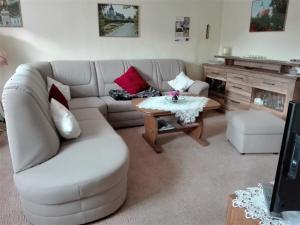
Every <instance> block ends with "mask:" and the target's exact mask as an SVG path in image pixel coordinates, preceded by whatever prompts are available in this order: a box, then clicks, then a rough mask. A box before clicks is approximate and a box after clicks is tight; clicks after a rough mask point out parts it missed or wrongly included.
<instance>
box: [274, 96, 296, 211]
mask: <svg viewBox="0 0 300 225" xmlns="http://www.w3.org/2000/svg"><path fill="white" fill-rule="evenodd" d="M299 163H300V101H291V102H290V103H289V109H288V114H287V119H286V124H285V129H284V134H283V139H282V145H281V151H280V157H279V162H278V167H277V172H276V179H275V184H274V188H273V194H272V199H271V205H270V211H271V212H275V213H281V212H283V211H300V166H299Z"/></svg>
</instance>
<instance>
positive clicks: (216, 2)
mask: <svg viewBox="0 0 300 225" xmlns="http://www.w3.org/2000/svg"><path fill="white" fill-rule="evenodd" d="M97 2H111V3H130V4H136V5H139V6H140V37H139V38H107V37H99V35H98V20H97ZM21 6H22V15H23V24H24V27H23V28H0V48H3V49H5V51H6V52H7V54H8V60H9V66H8V67H6V68H0V73H1V74H0V75H1V77H0V78H1V83H0V87H2V86H3V84H4V82H5V81H6V80H7V79H8V78H9V76H10V75H11V73H12V72H13V71H14V69H15V68H16V66H17V65H19V64H21V63H25V62H30V61H41V60H55V59H56V60H57V59H125V58H134V59H138V58H179V59H183V60H185V61H187V62H188V72H189V74H190V76H191V77H193V78H200V73H201V72H200V71H201V70H200V63H201V62H204V61H206V60H207V59H209V58H211V57H212V56H213V55H214V54H216V53H217V52H218V50H219V43H220V30H221V27H220V23H221V15H222V1H221V0H194V1H193V0H181V1H179V0H163V1H159V0H135V1H130V0H126V1H125V0H118V1H117V0H110V1H107V0H104V1H96V0H24V1H21ZM177 16H190V17H191V29H190V36H191V39H190V41H189V42H181V43H178V42H175V41H174V27H175V18H176V17H177ZM208 23H209V24H211V27H212V29H211V38H210V39H209V40H206V39H205V29H206V24H208Z"/></svg>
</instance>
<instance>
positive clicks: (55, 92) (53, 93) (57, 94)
mask: <svg viewBox="0 0 300 225" xmlns="http://www.w3.org/2000/svg"><path fill="white" fill-rule="evenodd" d="M52 98H54V99H55V100H56V101H58V102H60V103H61V104H62V105H64V106H65V107H66V108H67V109H69V105H68V101H67V99H66V98H65V96H64V95H63V94H62V93H61V91H60V90H59V89H58V88H57V87H56V86H55V84H52V86H51V88H50V91H49V102H50V101H51V99H52Z"/></svg>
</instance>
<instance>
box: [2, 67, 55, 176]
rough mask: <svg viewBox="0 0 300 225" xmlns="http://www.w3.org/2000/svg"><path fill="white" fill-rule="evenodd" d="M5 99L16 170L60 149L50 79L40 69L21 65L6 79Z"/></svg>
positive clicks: (3, 98) (26, 166) (27, 166)
mask: <svg viewBox="0 0 300 225" xmlns="http://www.w3.org/2000/svg"><path fill="white" fill-rule="evenodd" d="M2 103H3V106H4V112H5V119H6V125H7V135H8V140H9V148H10V153H11V158H12V163H13V168H14V172H15V173H17V172H20V171H23V170H25V169H28V168H31V167H33V166H36V165H38V164H40V163H43V162H45V161H47V160H48V159H50V158H51V157H53V156H54V155H55V154H56V153H57V152H58V149H59V146H60V139H59V137H58V135H57V132H56V130H55V126H54V124H53V122H52V119H51V115H50V106H49V102H48V92H47V87H46V82H45V80H44V79H43V78H42V76H41V74H40V73H39V71H37V70H36V69H33V68H31V67H30V66H28V65H23V66H19V67H18V69H17V70H16V73H15V74H14V75H13V76H12V77H11V78H10V80H9V81H8V82H7V83H6V85H5V87H4V90H3V94H2Z"/></svg>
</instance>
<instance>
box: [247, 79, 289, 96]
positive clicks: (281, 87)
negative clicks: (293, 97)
mask: <svg viewBox="0 0 300 225" xmlns="http://www.w3.org/2000/svg"><path fill="white" fill-rule="evenodd" d="M250 82H251V85H252V86H253V87H255V88H259V89H262V90H268V91H273V92H277V93H280V94H286V93H288V83H286V82H279V81H275V80H268V79H255V78H252V77H251V78H250Z"/></svg>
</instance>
